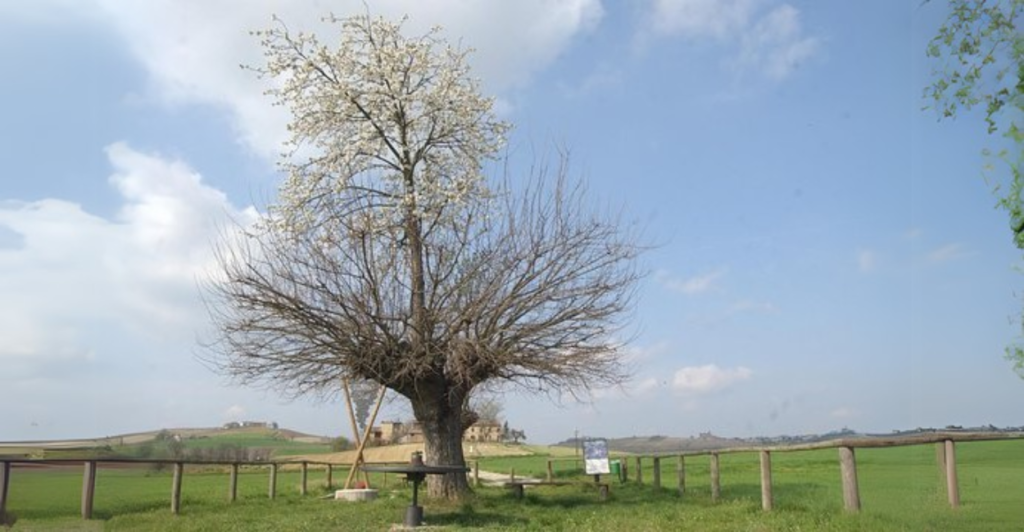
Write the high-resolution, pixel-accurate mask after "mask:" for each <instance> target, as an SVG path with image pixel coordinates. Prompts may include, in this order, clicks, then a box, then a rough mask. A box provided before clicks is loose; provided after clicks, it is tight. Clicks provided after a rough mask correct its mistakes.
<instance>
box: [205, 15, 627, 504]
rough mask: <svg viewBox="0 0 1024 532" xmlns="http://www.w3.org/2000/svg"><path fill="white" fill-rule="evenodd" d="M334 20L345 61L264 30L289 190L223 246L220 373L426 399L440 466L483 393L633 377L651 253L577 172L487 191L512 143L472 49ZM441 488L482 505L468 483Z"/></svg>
mask: <svg viewBox="0 0 1024 532" xmlns="http://www.w3.org/2000/svg"><path fill="white" fill-rule="evenodd" d="M334 22H335V23H337V24H338V25H339V27H340V42H339V44H338V45H337V46H336V47H334V48H329V47H327V46H325V45H322V44H321V43H320V42H319V41H318V40H317V38H316V37H315V36H313V35H310V34H305V33H297V34H296V33H292V32H290V31H289V30H288V29H287V28H286V27H285V26H284V25H283V24H278V25H277V26H276V27H275V28H273V29H270V30H268V31H264V32H259V35H260V37H261V39H262V44H263V46H264V49H265V55H266V60H267V62H266V65H265V66H263V67H260V68H258V69H257V70H258V71H259V72H260V73H261V74H264V75H266V76H269V77H272V78H275V79H276V80H277V81H278V83H279V84H278V88H277V89H275V90H273V91H272V93H273V94H274V95H275V96H276V97H277V100H278V102H279V103H280V104H281V105H284V106H286V107H287V108H288V109H290V111H291V113H292V116H293V121H292V122H291V124H290V131H291V147H292V150H291V151H290V153H289V154H288V155H287V156H286V157H285V158H284V159H283V161H282V165H283V167H284V168H285V169H286V170H287V171H288V178H287V180H286V181H285V182H284V184H283V185H282V186H281V189H280V195H279V201H278V202H277V203H276V204H274V205H273V206H272V207H271V208H270V209H269V210H268V214H267V216H266V217H265V218H264V220H263V221H262V222H261V223H260V224H258V226H257V227H256V228H255V229H253V230H250V231H248V232H247V233H246V234H245V236H244V237H243V238H241V239H239V240H238V241H237V242H235V243H233V244H231V245H226V246H224V247H222V248H221V249H220V254H219V257H220V265H221V266H222V269H223V276H222V278H220V279H219V280H218V281H217V282H215V283H211V284H210V286H209V287H208V290H209V294H210V300H211V301H210V303H211V304H210V308H211V312H212V317H213V318H214V320H215V323H216V325H217V330H218V331H219V335H218V336H217V338H216V340H215V341H214V342H212V343H211V347H212V348H213V349H212V350H211V359H212V360H213V361H214V362H215V363H216V364H217V365H218V367H219V369H220V370H221V371H223V372H225V373H226V374H228V375H230V376H232V377H234V378H235V379H237V381H239V382H241V383H244V384H251V385H265V386H271V387H275V388H277V389H279V390H281V391H283V392H285V393H287V394H289V395H293V396H299V395H304V394H331V393H333V392H334V391H335V390H337V388H338V383H339V382H341V380H342V379H345V378H349V379H353V380H370V381H373V382H377V383H380V384H382V385H384V386H386V387H388V388H390V389H391V390H394V391H395V392H397V393H399V394H401V395H402V396H405V397H406V398H408V399H409V401H410V403H411V406H412V410H413V413H414V415H415V417H416V419H417V420H418V421H419V422H420V423H421V424H422V426H423V432H424V437H425V440H426V441H425V451H426V452H425V459H426V462H427V463H428V464H464V463H465V461H464V458H463V453H462V444H461V441H462V435H463V431H464V429H465V427H466V426H467V423H468V422H471V421H472V420H473V419H474V417H475V416H474V415H473V413H472V412H471V411H470V408H469V399H470V395H471V392H473V391H474V390H475V389H476V388H477V387H478V386H481V385H482V384H484V383H487V384H488V387H491V386H492V385H494V384H495V383H502V382H504V383H506V384H510V385H512V386H521V387H526V388H528V389H530V390H531V391H533V392H541V393H549V394H553V395H557V396H562V395H563V394H567V393H570V394H574V393H580V392H584V393H585V392H586V391H587V390H589V389H590V388H591V387H593V386H606V385H613V384H616V383H620V382H621V381H622V379H624V378H625V377H626V376H627V374H628V371H627V368H626V367H625V365H624V364H623V362H622V359H621V356H620V354H621V350H620V349H619V348H620V345H619V343H618V342H617V341H616V337H617V334H618V333H619V331H620V328H621V325H622V319H623V317H624V313H625V311H627V310H628V309H629V308H630V307H631V304H632V298H633V295H634V290H635V286H636V281H637V280H638V278H639V273H638V271H637V270H636V269H635V260H634V259H635V258H636V257H637V255H638V253H639V252H640V251H641V247H640V246H638V244H637V243H636V235H635V234H632V232H631V231H630V229H629V227H628V226H623V225H621V224H620V223H619V220H618V219H617V218H616V217H615V216H610V215H608V214H607V213H605V212H604V211H602V210H599V209H595V208H592V207H591V206H590V205H589V204H588V203H587V201H586V199H585V196H584V191H583V189H582V187H581V186H580V185H579V183H578V182H576V181H572V180H570V179H569V178H568V175H567V174H568V168H567V166H566V165H565V160H564V158H563V159H560V160H559V161H558V164H555V165H554V166H553V167H552V168H544V167H540V168H536V167H535V168H533V169H532V170H531V172H530V173H529V175H528V179H525V180H512V179H510V178H509V174H510V172H508V171H507V165H506V166H501V165H497V164H495V165H491V166H494V167H499V166H501V168H502V170H501V171H500V174H499V175H498V176H496V177H492V178H490V179H487V178H485V176H484V172H483V169H484V166H485V164H487V163H488V160H493V159H494V157H495V155H496V153H497V152H498V150H499V149H500V147H501V145H502V143H503V135H504V134H505V133H506V131H507V129H508V126H507V125H506V124H504V123H502V122H501V121H499V120H497V119H496V118H495V116H494V115H493V113H492V110H491V105H492V102H491V100H490V99H487V98H484V97H483V96H481V95H480V93H479V89H478V87H477V84H476V82H475V81H474V80H473V79H472V78H471V77H470V76H469V69H468V67H467V65H466V53H467V52H465V51H462V50H457V49H453V48H451V47H449V46H447V45H446V44H445V42H444V41H443V40H442V39H441V38H440V37H439V35H438V33H437V32H436V31H433V32H430V33H428V34H426V35H423V36H419V37H415V38H407V37H406V36H405V35H403V33H402V29H401V24H395V23H392V22H389V21H386V20H383V19H375V18H371V17H369V16H356V17H352V18H347V19H342V20H334ZM542 166H543V165H542ZM428 485H429V492H430V494H431V495H434V496H443V497H449V498H453V497H458V496H460V495H461V494H463V493H464V492H466V491H467V490H468V489H469V487H468V485H467V483H466V478H465V475H458V474H452V475H444V476H439V477H431V479H430V481H429V482H428Z"/></svg>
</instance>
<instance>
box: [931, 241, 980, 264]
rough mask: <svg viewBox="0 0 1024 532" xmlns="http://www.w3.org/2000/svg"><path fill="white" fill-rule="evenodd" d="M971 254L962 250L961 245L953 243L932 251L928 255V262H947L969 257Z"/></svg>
mask: <svg viewBox="0 0 1024 532" xmlns="http://www.w3.org/2000/svg"><path fill="white" fill-rule="evenodd" d="M971 255H972V253H971V252H970V251H968V250H967V249H965V248H964V246H963V244H961V243H959V242H954V243H952V244H946V245H944V246H942V247H938V248H935V249H933V250H932V251H931V252H930V253H928V261H929V262H949V261H951V260H957V259H962V258H964V257H969V256H971Z"/></svg>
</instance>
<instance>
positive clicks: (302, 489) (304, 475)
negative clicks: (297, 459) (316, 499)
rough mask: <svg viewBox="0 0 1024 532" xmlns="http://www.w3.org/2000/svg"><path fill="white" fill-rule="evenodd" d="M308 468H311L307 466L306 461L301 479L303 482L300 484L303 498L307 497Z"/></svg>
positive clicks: (303, 463) (303, 464)
mask: <svg viewBox="0 0 1024 532" xmlns="http://www.w3.org/2000/svg"><path fill="white" fill-rule="evenodd" d="M308 468H309V466H308V465H307V463H306V461H305V460H303V461H302V475H301V479H302V480H301V483H300V484H299V495H302V496H303V497H305V496H306V480H307V478H308V476H307V475H308V473H307V471H308Z"/></svg>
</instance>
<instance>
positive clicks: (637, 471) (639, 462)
mask: <svg viewBox="0 0 1024 532" xmlns="http://www.w3.org/2000/svg"><path fill="white" fill-rule="evenodd" d="M1016 439H1024V433H1021V432H1012V433H998V432H933V433H925V434H919V435H914V436H903V437H881V438H879V437H871V438H843V439H838V440H829V441H823V442H816V443H809V444H801V445H787V446H768V447H733V448H728V449H719V450H710V451H685V452H682V453H672V454H659V455H639V456H630V457H625V456H624V457H620V458H619V460H620V461H621V467H622V469H621V471H622V478H623V479H626V478H628V476H629V474H628V471H629V460H630V459H631V460H632V461H633V463H634V464H635V468H634V475H635V480H636V482H637V483H638V484H643V483H644V462H645V461H647V460H650V462H651V466H650V470H651V474H652V479H651V483H652V485H653V486H654V487H656V488H661V487H662V483H661V462H662V460H665V459H669V460H670V459H672V458H675V459H676V489H678V490H679V493H680V495H682V494H684V493H685V492H686V458H687V457H692V456H708V457H709V464H708V469H709V477H710V480H711V499H712V500H713V501H717V500H718V499H719V498H720V497H721V493H722V487H721V486H722V485H721V474H720V468H719V456H720V455H723V454H733V453H757V454H758V455H759V457H760V473H761V475H760V476H761V507H762V508H763V509H764V510H765V511H768V510H771V509H772V507H773V505H774V500H773V497H772V453H783V452H799V451H813V450H820V449H838V450H839V457H838V460H839V471H840V480H841V483H842V488H843V506H844V508H846V510H848V511H851V512H857V511H860V508H861V503H860V487H859V484H858V481H857V458H856V452H855V450H856V449H862V448H879V447H903V446H910V445H928V444H935V446H936V447H935V456H936V462H937V464H938V467H939V471H940V473H941V474H942V477H943V482H944V484H945V489H946V495H947V499H948V501H949V505H950V506H952V507H954V508H956V507H958V506H960V487H959V483H958V480H957V461H956V444H957V443H958V442H976V441H995V440H1016ZM568 460H573V461H575V462H579V460H578V459H549V460H548V464H547V477H548V480H551V479H552V477H553V475H554V464H553V463H554V462H557V461H568ZM578 469H579V468H578V467H577V468H576V470H578Z"/></svg>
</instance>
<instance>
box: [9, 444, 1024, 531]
mask: <svg viewBox="0 0 1024 532" xmlns="http://www.w3.org/2000/svg"><path fill="white" fill-rule="evenodd" d="M1022 457H1024V441H1022V440H1010V441H994V442H972V443H961V444H958V445H957V461H958V464H959V467H958V471H959V478H960V493H961V501H962V506H961V507H960V508H950V507H949V505H948V503H947V501H946V494H945V490H944V487H943V484H942V482H941V477H940V474H939V470H938V468H937V466H936V462H935V451H934V447H933V446H931V445H922V446H912V447H897V448H879V449H859V450H857V461H858V473H859V476H860V485H861V500H862V504H863V509H862V511H861V512H859V513H849V512H845V511H844V510H843V500H842V489H841V486H840V478H839V477H840V475H839V466H838V460H837V452H836V450H835V449H824V450H816V451H800V452H785V453H783V452H779V453H773V456H772V462H773V463H772V466H773V467H772V473H773V486H774V494H775V508H774V510H772V511H771V512H764V511H763V510H762V509H761V500H760V487H759V465H758V457H757V455H756V454H754V453H736V454H723V455H721V464H720V471H721V483H722V493H721V499H720V500H719V501H718V502H717V503H715V502H712V500H711V493H710V477H709V467H708V464H709V460H708V457H706V456H700V457H688V458H687V459H686V490H685V493H684V494H683V495H680V494H679V492H678V490H677V489H676V462H675V458H665V459H663V460H662V472H661V473H662V474H661V478H662V488H660V489H655V488H654V487H653V486H652V485H651V479H652V477H653V475H652V471H651V470H650V464H651V461H650V460H649V459H647V460H645V467H646V470H645V471H644V480H645V482H644V484H642V485H641V484H638V483H637V482H636V481H635V476H634V475H635V471H633V469H632V467H631V469H630V477H631V479H630V481H628V482H626V483H620V482H619V481H618V480H611V483H612V488H611V493H612V495H611V498H610V500H608V501H606V502H601V501H599V499H598V497H597V492H596V490H595V489H594V488H593V486H592V485H591V484H592V480H591V479H589V478H588V477H583V476H582V474H581V473H580V472H579V470H577V469H575V466H574V465H575V461H574V460H572V459H571V458H570V459H564V458H563V459H560V460H558V461H556V462H555V474H556V476H557V477H558V478H559V479H576V480H579V481H580V483H579V484H578V485H572V486H562V487H537V488H531V489H528V490H527V492H526V497H525V499H523V500H521V501H518V500H515V499H514V498H513V497H512V495H511V493H509V491H508V490H506V489H504V488H501V487H480V488H477V489H476V490H475V493H474V495H473V496H472V497H470V498H469V499H467V500H465V501H462V502H458V503H448V502H444V501H427V502H426V504H425V507H426V521H427V524H432V525H444V526H447V527H449V528H451V529H456V530H458V529H479V530H566V531H568V530H678V529H690V530H722V531H726V530H728V531H733V530H747V531H759V532H760V531H783V530H834V531H868V530H872V531H874V530H908V531H928V530H934V531H991V530H1018V529H1020V528H1021V526H1022V524H1024V504H1022V502H1024V459H1022ZM547 459H548V456H546V455H544V454H536V455H534V456H528V457H507V458H484V459H481V460H480V468H481V469H483V470H486V471H493V472H502V473H507V472H508V471H509V470H510V469H512V468H514V469H515V471H516V475H517V476H522V475H531V476H535V477H540V478H543V476H544V475H545V474H546V467H547ZM633 464H634V462H633V460H632V459H631V460H630V466H633ZM343 478H344V471H342V470H340V469H335V474H334V479H335V482H336V483H337V482H340V481H341V480H340V479H343ZM267 480H268V475H267V472H266V470H265V469H264V470H259V469H243V471H242V473H241V474H240V478H239V487H238V500H237V501H235V502H234V503H230V502H228V500H227V487H228V476H227V474H226V472H224V471H218V470H215V469H206V470H188V471H187V473H186V475H185V478H184V482H183V491H182V498H183V499H182V507H181V513H180V514H179V515H177V516H174V515H172V514H171V512H170V509H169V493H170V484H171V478H170V474H169V473H167V472H165V471H164V472H155V471H151V470H148V469H145V468H134V469H125V468H104V467H102V466H101V468H100V471H99V475H98V481H97V490H96V499H95V512H94V516H95V518H94V519H93V520H91V521H83V520H82V519H81V518H80V517H78V511H79V506H78V505H79V501H80V490H81V485H82V474H81V469H80V468H54V469H25V468H16V469H15V470H14V472H13V474H12V477H11V485H10V501H9V503H8V511H9V513H10V514H13V515H14V516H15V518H16V522H15V523H14V524H13V526H12V530H89V531H91V530H180V531H199V530H210V531H213V530H387V529H388V528H389V527H390V525H391V524H392V523H396V522H399V521H401V516H402V513H403V511H404V506H405V505H407V504H408V502H409V498H410V495H411V494H410V489H409V488H408V487H406V486H404V485H403V484H402V483H401V482H396V481H395V477H394V476H391V477H390V478H389V485H388V487H387V488H383V489H382V490H381V497H380V499H379V500H377V501H375V502H371V503H340V502H335V501H331V500H323V499H321V498H320V497H321V496H322V495H325V494H327V493H329V492H328V491H327V489H326V486H325V485H324V475H323V471H322V470H316V469H313V468H311V469H310V473H309V487H310V493H309V495H307V496H305V497H301V496H299V494H298V491H299V490H298V486H299V473H298V471H296V470H290V469H285V470H283V471H281V472H280V473H279V476H278V488H277V498H275V499H273V500H270V499H268V497H267V488H268V483H267ZM382 480H383V479H382V478H380V477H375V478H374V482H375V484H376V485H377V486H378V487H379V486H380V483H381V481H382ZM605 480H609V479H605Z"/></svg>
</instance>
